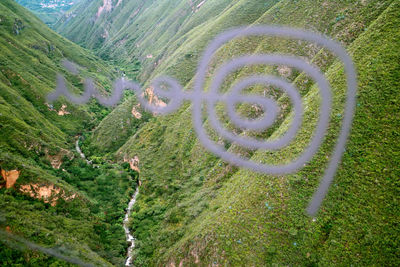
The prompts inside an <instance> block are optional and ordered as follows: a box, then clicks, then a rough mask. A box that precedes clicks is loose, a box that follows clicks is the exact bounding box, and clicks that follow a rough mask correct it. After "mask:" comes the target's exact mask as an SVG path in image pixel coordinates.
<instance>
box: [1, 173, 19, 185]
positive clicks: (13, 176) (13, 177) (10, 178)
mask: <svg viewBox="0 0 400 267" xmlns="http://www.w3.org/2000/svg"><path fill="white" fill-rule="evenodd" d="M20 173H21V171H18V170H11V171H6V170H1V176H2V177H3V179H4V180H5V181H6V188H11V187H13V186H14V184H15V183H16V182H17V179H18V178H19V175H20Z"/></svg>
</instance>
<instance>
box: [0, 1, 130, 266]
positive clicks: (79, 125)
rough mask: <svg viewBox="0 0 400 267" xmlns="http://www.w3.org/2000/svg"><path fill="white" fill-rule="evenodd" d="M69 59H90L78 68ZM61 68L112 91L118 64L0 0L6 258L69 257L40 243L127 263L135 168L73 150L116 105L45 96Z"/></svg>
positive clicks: (97, 260)
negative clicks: (91, 161) (94, 160)
mask: <svg viewBox="0 0 400 267" xmlns="http://www.w3.org/2000/svg"><path fill="white" fill-rule="evenodd" d="M64 58H67V59H69V60H71V61H74V62H76V63H77V64H79V65H81V66H85V67H84V68H81V69H80V71H81V73H80V74H79V75H72V74H70V73H68V72H67V71H66V70H65V68H64V67H63V65H62V63H61V62H62V59H64ZM56 73H62V74H63V75H65V76H66V79H67V84H68V86H69V88H70V89H71V90H72V91H73V92H75V93H79V92H81V90H82V88H83V78H84V77H92V78H94V79H95V80H96V81H97V82H96V85H97V86H98V87H99V90H101V91H103V92H106V91H107V90H108V89H109V88H110V85H111V81H112V79H114V77H115V76H116V74H117V73H118V71H117V70H116V69H115V68H113V67H112V66H110V65H108V64H106V63H105V62H103V61H101V60H100V59H98V58H97V57H95V56H94V55H93V54H92V53H90V52H89V51H87V50H84V49H82V48H81V47H79V46H77V45H75V44H73V43H71V42H70V41H68V40H66V39H64V38H62V37H61V36H59V35H58V34H57V33H55V32H53V31H51V30H50V29H49V28H48V27H47V26H46V25H45V24H43V23H42V22H41V21H39V20H38V19H37V18H36V17H35V16H34V15H32V14H31V13H29V12H28V11H27V10H26V9H25V8H23V7H21V6H19V5H18V4H16V3H15V2H14V1H12V0H4V1H1V3H0V173H1V176H0V265H2V266H11V265H15V264H17V265H18V264H21V265H24V266H25V265H30V266H38V265H40V266H50V265H52V264H53V266H65V265H67V264H66V263H65V262H63V261H62V260H59V259H57V258H53V257H51V256H50V255H48V254H43V253H41V252H39V251H48V252H52V253H53V254H54V253H57V254H59V255H63V256H65V257H67V258H68V257H72V258H79V259H80V260H81V261H83V262H90V263H92V264H95V265H111V264H116V265H118V264H122V263H123V262H124V258H125V253H126V247H127V244H126V242H125V234H124V231H123V228H122V219H123V216H124V208H125V207H126V205H127V203H128V201H129V194H130V193H133V191H134V187H135V184H134V181H133V180H131V179H130V178H131V177H132V176H133V177H134V176H135V174H134V173H132V172H131V171H129V170H128V169H129V168H127V166H124V167H121V166H119V165H113V164H112V162H109V163H106V162H103V163H102V164H99V165H98V168H93V167H92V166H90V165H87V163H86V162H85V161H84V160H82V159H80V157H79V155H78V154H76V153H74V147H75V141H76V136H77V135H79V134H81V133H82V132H83V131H85V130H87V129H90V128H92V127H94V126H95V125H97V124H98V123H99V121H100V120H101V119H102V118H103V117H104V116H106V115H107V114H108V113H110V110H109V109H106V108H104V107H102V106H100V105H98V104H97V103H95V102H94V101H93V102H91V103H90V104H89V105H87V106H76V105H73V104H70V103H68V102H66V101H65V99H59V100H58V101H56V102H54V103H47V101H46V96H47V95H48V94H49V93H50V92H52V91H53V90H54V89H55V86H56V84H55V83H56ZM36 246H39V247H40V246H42V250H40V249H39V250H37V249H36ZM43 247H44V249H43ZM32 248H34V249H32ZM50 254H51V253H50Z"/></svg>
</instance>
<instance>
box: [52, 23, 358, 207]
mask: <svg viewBox="0 0 400 267" xmlns="http://www.w3.org/2000/svg"><path fill="white" fill-rule="evenodd" d="M246 36H269V37H270V36H272V37H286V38H293V39H297V40H305V41H309V42H313V43H315V44H318V45H320V46H322V47H323V48H325V49H328V50H330V51H331V52H332V53H333V54H334V55H336V56H337V57H338V58H339V59H340V60H341V61H342V63H343V65H344V69H345V73H346V81H347V99H346V105H345V113H344V118H343V121H342V128H341V130H340V134H339V137H338V140H337V143H336V146H335V148H334V151H333V154H332V157H331V161H330V162H329V164H328V167H327V169H326V170H325V173H324V176H323V178H322V180H321V182H320V184H319V187H318V189H317V191H316V192H315V193H314V195H313V198H312V200H311V202H310V203H309V206H308V208H307V212H308V214H310V215H315V214H316V213H317V211H318V209H319V207H320V205H321V202H322V201H323V199H324V197H325V195H326V194H327V191H328V189H329V186H330V184H331V182H332V180H333V178H334V175H335V172H336V170H337V168H338V165H339V163H340V160H341V157H342V154H343V151H344V148H345V143H346V140H347V137H348V135H349V132H350V128H351V123H352V119H353V114H354V106H355V97H356V89H357V81H356V72H355V68H354V65H353V62H352V60H351V58H350V57H349V56H348V54H347V52H346V50H345V49H344V48H343V47H342V46H341V45H340V44H338V43H337V42H335V41H333V40H331V39H329V38H328V37H326V36H323V35H321V34H318V33H314V32H310V31H305V30H300V29H295V28H288V27H281V26H269V25H260V26H251V27H240V28H235V29H232V30H228V31H226V32H224V33H222V34H220V35H218V36H217V37H216V38H215V39H214V40H213V41H212V42H211V43H210V45H209V46H208V47H207V49H206V51H205V53H204V55H203V57H202V59H201V61H200V63H199V65H198V69H197V73H196V75H195V81H194V90H192V91H183V88H182V86H181V85H180V84H179V82H178V81H176V80H175V79H173V78H171V77H159V78H157V79H156V80H154V81H153V83H152V85H153V87H154V94H156V95H158V96H160V97H162V98H167V99H168V100H169V102H168V103H167V104H166V105H165V106H162V107H160V106H156V105H153V104H150V103H148V101H147V100H146V97H145V95H144V91H143V90H142V87H141V86H140V85H139V84H137V83H135V82H133V81H129V80H127V79H125V78H121V79H118V80H117V81H116V82H115V84H114V92H113V94H112V95H111V96H110V97H109V98H106V97H103V96H101V95H100V93H99V92H98V91H97V90H95V86H94V82H93V80H91V79H86V80H85V92H84V93H83V94H82V95H81V96H74V95H72V94H71V93H70V92H69V91H68V89H67V87H66V83H65V79H64V77H63V76H62V75H61V74H58V75H57V89H56V91H55V92H53V93H51V94H50V95H49V96H48V98H49V100H50V101H53V100H55V99H57V98H58V97H59V96H61V95H64V96H65V97H67V98H68V99H69V100H70V101H72V102H74V103H76V104H83V103H86V102H87V101H88V100H89V99H90V98H91V97H94V98H96V99H97V100H98V101H99V103H101V104H102V105H107V106H113V105H116V104H117V103H118V102H119V101H120V99H121V97H122V94H123V91H124V90H132V91H134V92H135V93H136V97H137V98H138V100H139V102H140V103H141V104H142V106H143V107H144V108H145V109H146V110H148V111H150V112H153V113H157V114H168V113H171V112H173V111H175V110H177V109H178V108H179V107H180V106H181V103H182V102H183V101H184V100H188V101H191V102H192V116H193V125H194V129H195V131H196V133H197V136H198V138H199V140H200V142H201V143H202V144H203V146H204V147H205V148H207V149H208V150H209V151H210V152H212V153H214V154H215V155H217V156H219V157H220V158H222V159H223V160H224V161H226V162H228V163H230V164H233V165H235V166H238V167H244V168H247V169H251V170H253V171H256V172H260V173H265V174H271V175H279V174H290V173H294V172H296V171H297V170H298V169H300V168H301V167H303V166H304V164H306V163H307V162H309V161H310V160H311V158H312V157H313V156H314V155H315V154H316V152H317V151H318V149H319V147H320V145H321V144H322V141H323V139H324V136H325V133H326V132H327V129H328V124H329V120H330V112H331V106H332V92H331V88H330V85H329V83H328V81H327V80H326V79H325V77H324V75H323V74H322V73H321V71H320V70H319V69H318V68H317V67H316V66H314V65H312V64H310V63H307V62H306V61H304V59H302V58H300V57H295V56H291V55H282V54H254V55H246V56H241V57H237V58H234V59H233V60H231V61H230V62H227V63H224V64H223V65H222V66H221V67H220V68H219V69H218V70H217V73H216V74H215V75H214V77H213V79H212V82H211V85H210V89H209V90H208V91H207V92H206V91H205V90H204V87H205V79H206V74H207V69H208V66H209V64H210V61H211V59H212V56H213V54H214V53H215V52H216V51H217V50H218V49H219V48H220V47H222V46H223V45H224V44H226V43H227V42H229V41H231V40H233V39H235V38H241V37H246ZM63 64H64V66H65V68H67V69H68V70H69V71H71V72H72V73H76V71H77V66H76V65H74V64H73V63H72V62H69V61H67V60H64V62H63ZM260 64H265V65H286V66H290V67H293V68H296V69H299V70H301V71H303V72H304V73H306V74H307V75H309V76H310V77H312V78H313V79H314V81H315V82H316V84H317V85H318V87H319V89H320V95H321V98H322V103H321V108H320V111H319V120H318V124H317V127H316V129H315V131H314V133H313V137H312V139H311V141H310V143H309V144H308V147H307V148H306V149H305V151H304V152H303V153H302V154H301V155H300V156H299V157H298V158H297V159H296V160H294V161H292V162H290V163H288V164H285V165H267V164H262V163H258V162H255V161H252V160H251V159H248V158H243V157H240V156H238V155H235V154H233V153H231V152H229V151H227V150H226V149H225V147H224V146H223V145H220V144H217V143H215V142H214V141H212V140H211V139H210V138H209V136H208V135H207V133H206V130H205V129H204V127H203V120H202V116H203V110H202V106H203V104H204V103H205V104H206V106H207V109H206V111H207V113H208V116H209V117H208V119H209V122H210V124H211V126H212V127H213V128H214V130H215V131H216V132H217V133H218V134H220V135H221V136H222V137H224V138H225V139H227V140H229V141H230V142H232V143H235V144H238V145H240V146H243V147H245V148H249V149H253V150H254V149H262V150H278V149H281V148H283V147H285V146H287V145H288V144H289V143H290V142H291V141H292V140H293V139H294V137H295V136H296V133H297V132H298V130H299V129H300V126H301V123H302V120H303V111H304V108H303V105H302V99H301V96H300V94H299V92H298V90H296V88H294V86H293V85H292V84H291V83H289V82H288V81H286V80H284V79H282V78H279V77H274V76H271V75H253V76H250V77H246V78H244V79H242V80H240V81H239V82H237V83H236V84H234V86H233V88H232V89H231V90H230V91H229V92H227V93H224V94H221V93H220V91H219V89H218V88H220V87H221V85H222V83H223V82H224V79H225V77H226V76H227V75H228V74H229V73H231V72H233V71H235V70H238V69H239V68H242V67H244V66H249V65H260ZM260 84H261V85H273V86H275V87H277V88H280V89H281V90H282V91H283V92H284V93H286V94H287V95H288V96H289V98H290V100H291V103H292V105H293V110H294V118H293V120H292V124H291V126H290V128H289V130H288V131H287V132H286V133H285V134H284V135H283V136H282V137H280V138H279V139H277V140H272V141H261V140H258V139H251V138H248V137H246V136H239V135H237V134H234V133H232V132H230V131H228V129H226V128H224V127H223V126H222V125H221V123H220V122H219V121H218V118H217V114H216V111H215V106H216V104H217V103H218V102H223V103H225V104H226V106H227V114H228V116H229V118H230V119H231V120H232V122H233V124H234V125H235V126H237V127H239V128H241V129H245V130H254V131H263V130H265V129H266V128H268V127H269V126H271V125H272V124H273V123H274V122H275V119H276V117H277V115H278V114H279V108H278V105H277V104H276V103H275V102H274V100H272V99H269V98H266V97H262V96H259V95H249V94H246V95H244V94H241V92H242V91H243V90H244V89H246V88H248V87H249V86H252V85H260ZM162 85H165V86H167V87H168V88H169V90H162V88H161V87H162ZM237 103H254V104H258V105H260V106H261V107H262V109H263V110H264V116H263V117H262V118H261V119H257V120H247V119H244V118H242V117H240V116H239V115H238V114H237V113H236V111H235V105H236V104H237ZM266 114H268V115H269V116H266Z"/></svg>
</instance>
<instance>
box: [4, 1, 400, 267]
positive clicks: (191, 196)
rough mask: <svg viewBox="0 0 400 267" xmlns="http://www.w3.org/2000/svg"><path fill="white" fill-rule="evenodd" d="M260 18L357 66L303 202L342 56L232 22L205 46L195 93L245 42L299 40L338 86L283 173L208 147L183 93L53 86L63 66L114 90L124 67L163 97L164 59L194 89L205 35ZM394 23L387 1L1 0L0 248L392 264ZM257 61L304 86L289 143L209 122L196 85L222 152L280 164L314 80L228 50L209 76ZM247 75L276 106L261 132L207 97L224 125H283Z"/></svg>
mask: <svg viewBox="0 0 400 267" xmlns="http://www.w3.org/2000/svg"><path fill="white" fill-rule="evenodd" d="M17 2H18V3H17ZM36 2H37V3H36ZM40 3H45V6H44V5H41V4H40ZM19 4H21V5H19ZM53 4H54V5H56V6H51V10H49V5H53ZM22 6H25V8H24V7H22ZM66 6H68V8H67V7H66ZM64 7H65V8H64ZM28 9H29V10H30V11H29V10H28ZM31 12H33V13H31ZM36 15H37V16H38V17H36ZM39 18H40V19H41V20H42V21H41V20H39ZM255 25H284V26H287V27H293V28H303V29H306V30H310V31H313V32H319V33H322V34H324V35H326V36H329V37H330V38H332V39H334V40H337V42H338V43H340V45H341V46H343V47H344V48H345V49H346V50H347V52H348V54H349V55H350V57H351V59H352V60H353V62H354V65H355V68H356V72H357V80H358V86H357V95H356V99H355V104H354V105H355V115H354V119H353V123H352V129H351V132H350V136H349V138H348V140H347V143H346V149H345V152H344V153H343V157H342V159H341V162H340V164H339V167H338V170H337V172H336V174H335V176H334V180H333V182H332V184H331V186H330V188H329V192H328V194H327V196H326V198H325V199H324V201H323V202H322V206H321V208H320V209H319V211H318V213H317V214H316V215H314V216H309V215H308V214H307V213H306V212H305V210H306V208H307V205H308V203H309V201H310V199H311V198H312V196H313V193H314V192H315V190H316V188H317V187H318V185H319V182H320V180H321V179H322V177H323V174H324V171H325V169H326V168H327V165H328V164H329V162H330V160H331V159H332V157H333V152H332V151H333V150H334V147H335V144H336V142H337V138H338V136H339V133H340V129H341V127H342V124H343V117H344V116H345V113H344V105H345V103H346V96H347V89H348V88H347V87H346V76H345V71H344V67H343V64H342V62H341V61H340V59H339V58H338V57H336V56H335V54H334V53H331V52H330V51H328V49H326V48H324V47H322V46H321V45H318V44H314V43H311V42H308V41H298V40H292V39H291V38H281V37H271V36H266V37H265V36H251V37H243V38H237V39H234V40H231V41H229V42H227V43H226V44H224V45H223V46H222V47H220V48H219V49H217V50H216V51H215V53H214V54H213V55H212V57H211V58H210V62H209V65H208V66H207V69H206V74H205V77H204V80H205V83H204V87H205V88H204V89H203V90H204V91H206V92H207V91H208V90H210V87H211V85H212V83H213V79H214V77H215V76H216V74H217V73H218V71H219V69H220V68H221V67H222V66H224V64H225V63H226V62H230V61H231V60H233V59H235V58H237V57H240V56H247V55H253V54H256V55H260V54H288V55H293V56H296V57H299V58H301V59H302V60H304V61H305V62H307V63H309V64H311V65H313V66H315V67H316V68H318V69H319V70H320V71H321V73H322V74H323V75H324V77H325V79H326V81H327V82H328V83H329V84H330V86H331V92H332V108H331V110H330V115H329V124H328V130H327V131H326V133H325V135H324V137H323V139H322V141H321V145H320V147H319V148H318V151H317V153H316V154H315V155H314V156H313V157H312V158H311V159H310V161H309V162H307V163H306V164H304V166H302V167H301V168H300V169H298V170H297V171H296V172H293V173H290V174H279V175H278V176H276V175H271V174H261V173H258V172H255V171H253V170H251V169H245V168H239V167H237V166H235V165H233V164H230V163H229V162H227V161H224V160H223V159H221V158H220V157H218V156H216V155H215V154H213V153H212V152H210V151H209V150H207V148H206V147H205V146H204V144H203V143H202V142H201V141H200V140H199V135H198V129H197V128H198V127H197V128H196V126H195V125H194V123H193V118H194V116H193V112H194V106H193V103H191V102H189V101H183V104H182V106H181V107H179V108H178V109H177V110H176V111H175V112H172V113H170V114H168V115H165V116H161V115H160V114H157V113H152V112H150V111H148V110H145V109H144V108H143V106H142V105H141V104H140V103H139V101H138V99H137V97H136V96H135V94H134V93H133V92H128V91H125V93H124V95H123V97H122V99H121V101H120V102H119V104H118V105H116V106H113V107H105V106H103V105H101V104H100V103H99V102H98V101H97V100H95V99H94V98H92V99H91V100H90V101H89V102H88V103H86V104H76V103H73V102H71V101H69V100H68V99H67V98H65V97H62V96H61V97H59V98H57V99H56V100H55V101H54V102H50V101H48V100H47V96H48V94H49V93H51V92H53V91H54V90H55V88H56V75H57V74H61V75H62V76H63V77H65V79H66V85H67V87H68V90H70V92H72V93H74V94H76V95H79V94H82V92H83V91H84V87H85V79H86V78H90V79H92V80H93V81H94V85H95V87H96V89H97V90H98V91H99V93H100V94H101V95H103V96H110V95H112V92H113V86H114V84H113V83H114V82H115V81H116V80H117V79H118V78H121V77H124V78H126V79H129V80H132V81H135V82H137V83H139V84H141V85H142V86H143V88H144V91H145V92H144V94H143V95H144V96H145V97H146V98H147V100H148V101H149V102H151V103H152V104H154V105H158V106H165V105H167V104H168V103H169V101H168V99H167V97H162V96H157V94H156V93H155V91H154V85H153V84H152V81H153V80H154V79H155V78H157V77H159V76H164V75H168V76H171V77H173V78H175V79H176V80H177V82H179V84H181V85H182V87H183V90H184V91H186V92H188V93H190V92H192V91H193V88H194V86H195V84H196V81H197V80H196V74H197V73H198V72H197V71H198V65H199V62H200V60H201V58H202V56H203V52H204V50H205V49H206V48H207V46H208V45H209V44H210V42H211V41H212V40H213V38H215V37H216V36H217V35H218V34H220V33H222V32H224V31H225V30H228V29H231V28H233V27H237V26H255ZM48 26H51V29H50V28H49V27H48ZM399 29H400V2H399V1H395V0H390V1H382V0H362V1H360V0H349V1H333V0H332V1H330V0H328V1H325V0H324V1H322V0H321V1H319V0H318V1H306V0H296V1H292V0H267V1H254V0H205V1H203V0H190V1H187V0H174V1H164V0H129V1H128V0H110V1H108V0H80V1H12V0H3V1H1V2H0V171H1V172H0V173H1V176H0V265H2V266H18V265H19V266H74V265H75V264H78V265H86V264H88V265H90V266H92V265H93V266H124V265H125V266H168V267H175V266H179V267H182V266H215V267H216V266H281V265H287V266H331V265H333V266H347V265H351V266H371V265H372V266H397V265H400V254H399V247H400V243H399V241H398V240H400V239H399V236H400V230H399V228H398V226H397V224H398V221H399V219H400V209H399V201H400V197H399V196H400V194H399V193H400V185H399V179H398V177H399V175H400V172H399V168H398V166H399V164H400V154H399V151H400V145H399V144H400V143H399V142H398V140H399V136H400V131H399V129H400V120H399V118H398V114H399V112H400V109H399V105H398V103H400V94H399V93H398V88H400V83H399V81H400V65H399V64H398V63H399V62H400V53H399V51H400V32H399ZM64 59H68V60H69V61H71V62H74V63H76V64H77V66H79V67H77V70H78V71H77V73H70V72H69V71H68V70H67V69H65V67H64V66H63V64H62V61H63V60H64ZM265 74H268V75H272V76H277V77H280V78H282V79H283V80H285V81H287V82H288V83H289V84H291V85H293V86H294V87H295V88H296V90H297V91H298V93H299V96H300V98H301V101H302V105H303V109H304V111H303V117H304V119H303V121H302V122H301V125H300V126H299V130H298V132H297V134H296V136H295V137H294V138H293V140H292V141H291V142H290V143H289V145H287V146H286V147H283V148H281V149H279V150H278V149H276V150H263V149H248V148H245V147H242V146H241V145H240V143H237V142H232V141H231V140H230V139H229V138H225V136H221V135H220V132H219V131H218V130H216V129H215V122H214V121H213V120H212V119H210V117H209V115H208V114H207V112H208V111H209V110H207V108H206V107H207V105H208V104H207V103H206V102H205V103H204V104H203V106H202V107H201V108H203V109H202V112H200V114H201V120H200V121H201V125H200V126H199V127H202V128H203V129H204V133H206V134H207V135H208V137H209V139H210V142H214V143H215V144H217V145H218V146H219V147H220V148H221V149H223V150H224V151H226V152H229V153H232V154H235V155H239V156H240V157H241V158H245V159H246V160H251V161H253V162H257V163H262V164H266V165H285V164H288V163H290V162H292V161H294V160H296V159H297V158H299V157H300V156H301V155H302V154H301V153H302V151H304V150H305V149H306V148H307V147H308V144H309V143H310V140H311V139H312V137H313V133H314V129H315V128H316V125H317V124H318V123H319V118H318V115H319V113H318V111H319V110H320V109H321V106H322V102H321V99H322V95H321V93H320V91H319V85H318V84H317V83H315V81H314V80H313V78H312V77H310V76H309V75H308V74H307V73H305V72H303V70H301V69H298V68H295V67H293V66H287V65H280V64H265V65H263V64H254V65H251V66H244V67H240V68H238V69H236V70H235V71H233V72H232V73H229V74H227V75H226V77H224V80H223V82H222V83H221V88H219V90H220V92H221V93H225V92H228V91H229V90H231V89H232V88H233V87H234V86H237V84H238V83H240V81H242V79H244V78H246V77H249V76H250V75H265ZM164 86H166V85H164ZM243 92H245V93H246V94H254V95H258V96H260V97H262V96H264V97H268V99H271V100H273V101H274V103H276V104H277V106H278V107H279V114H278V115H277V118H276V120H275V121H273V123H271V125H270V127H269V128H268V129H266V130H263V131H260V132H257V131H252V130H248V129H243V128H241V127H238V126H237V125H236V124H235V123H234V122H232V121H231V120H230V117H229V114H228V112H227V105H225V104H224V103H217V104H216V105H215V115H216V118H217V120H218V121H219V123H221V125H222V126H223V127H224V129H226V130H227V131H229V132H232V133H234V134H235V135H237V136H249V137H252V138H254V139H257V140H266V141H271V142H273V141H274V140H278V139H279V138H281V137H282V136H284V135H285V133H286V132H288V130H289V129H290V127H291V125H292V123H293V120H294V119H293V118H294V109H293V107H292V102H291V101H290V99H289V97H288V94H286V93H285V92H282V91H281V90H279V88H277V86H273V85H264V84H256V85H252V86H249V87H248V88H245V89H244V90H243ZM236 104H237V103H235V105H234V108H233V109H234V111H235V112H236V113H237V114H239V115H240V117H242V118H247V119H249V121H251V120H253V119H257V118H259V117H262V114H263V113H265V110H264V111H263V108H262V107H260V106H259V105H257V104H253V103H241V104H240V105H239V104H237V105H236ZM139 185H140V193H139ZM11 235H12V236H15V237H16V238H8V237H7V236H11ZM21 240H25V241H26V242H22V241H21ZM27 244H34V245H31V246H29V245H27ZM35 246H37V247H40V248H44V249H37V247H36V249H35ZM46 251H47V252H46ZM48 252H51V253H48ZM55 255H59V257H57V256H55ZM76 259H78V260H79V263H76V262H77V261H76Z"/></svg>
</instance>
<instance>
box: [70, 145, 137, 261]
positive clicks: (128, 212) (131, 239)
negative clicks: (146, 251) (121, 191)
mask: <svg viewBox="0 0 400 267" xmlns="http://www.w3.org/2000/svg"><path fill="white" fill-rule="evenodd" d="M79 139H80V138H78V140H76V143H75V148H76V152H78V153H79V155H80V156H81V158H83V159H84V160H86V162H87V164H89V165H91V164H92V162H91V161H90V160H87V158H86V156H85V154H83V152H82V150H81V148H80V147H79ZM138 194H139V186H137V187H136V191H135V193H134V194H133V195H132V198H131V201H129V204H128V208H127V209H126V213H125V218H124V223H123V227H124V231H125V236H126V241H127V242H128V243H130V244H131V245H130V246H129V248H128V256H127V258H126V261H125V266H131V264H132V253H133V249H134V248H135V238H134V237H133V235H132V234H131V232H130V231H129V226H128V224H129V216H130V215H131V212H132V208H133V205H134V204H135V202H136V198H137V195H138Z"/></svg>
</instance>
